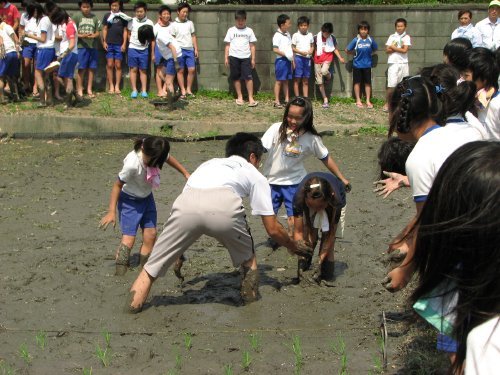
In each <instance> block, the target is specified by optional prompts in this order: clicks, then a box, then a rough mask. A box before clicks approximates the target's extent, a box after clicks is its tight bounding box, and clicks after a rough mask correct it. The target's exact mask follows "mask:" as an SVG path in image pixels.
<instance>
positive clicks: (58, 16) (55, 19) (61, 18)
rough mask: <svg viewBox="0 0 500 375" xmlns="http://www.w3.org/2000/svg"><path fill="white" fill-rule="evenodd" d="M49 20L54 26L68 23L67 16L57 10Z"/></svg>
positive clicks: (60, 10)
mask: <svg viewBox="0 0 500 375" xmlns="http://www.w3.org/2000/svg"><path fill="white" fill-rule="evenodd" d="M49 18H50V22H52V23H53V24H54V25H62V24H65V23H67V22H68V20H69V15H68V13H66V11H65V10H64V9H61V8H57V9H55V10H54V11H53V12H52V13H51V14H50V16H49Z"/></svg>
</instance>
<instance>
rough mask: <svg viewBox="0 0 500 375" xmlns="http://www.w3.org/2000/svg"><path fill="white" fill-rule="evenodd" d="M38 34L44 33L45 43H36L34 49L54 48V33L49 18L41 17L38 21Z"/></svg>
mask: <svg viewBox="0 0 500 375" xmlns="http://www.w3.org/2000/svg"><path fill="white" fill-rule="evenodd" d="M39 27H40V34H41V33H43V32H45V33H47V38H46V39H45V43H42V42H37V43H36V48H54V42H55V33H54V25H53V24H52V22H50V19H49V17H47V16H43V17H42V19H41V20H40V24H39Z"/></svg>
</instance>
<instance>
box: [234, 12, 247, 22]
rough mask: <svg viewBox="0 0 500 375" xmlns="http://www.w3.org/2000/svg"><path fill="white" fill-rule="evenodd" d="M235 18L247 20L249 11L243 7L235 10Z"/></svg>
mask: <svg viewBox="0 0 500 375" xmlns="http://www.w3.org/2000/svg"><path fill="white" fill-rule="evenodd" d="M234 19H235V20H246V19H247V12H246V11H245V10H243V9H240V10H237V11H236V12H234Z"/></svg>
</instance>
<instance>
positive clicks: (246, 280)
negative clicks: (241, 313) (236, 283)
mask: <svg viewBox="0 0 500 375" xmlns="http://www.w3.org/2000/svg"><path fill="white" fill-rule="evenodd" d="M240 273H241V290H240V294H241V298H242V299H243V302H244V303H245V304H248V303H251V302H254V301H256V300H257V298H258V294H259V271H258V270H252V269H251V268H250V267H247V266H244V265H242V266H241V267H240Z"/></svg>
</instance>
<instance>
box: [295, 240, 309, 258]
mask: <svg viewBox="0 0 500 375" xmlns="http://www.w3.org/2000/svg"><path fill="white" fill-rule="evenodd" d="M312 254H313V248H312V247H311V245H309V244H308V243H307V242H306V241H304V240H299V241H297V250H296V251H295V255H299V256H301V257H304V258H309V257H312Z"/></svg>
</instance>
